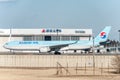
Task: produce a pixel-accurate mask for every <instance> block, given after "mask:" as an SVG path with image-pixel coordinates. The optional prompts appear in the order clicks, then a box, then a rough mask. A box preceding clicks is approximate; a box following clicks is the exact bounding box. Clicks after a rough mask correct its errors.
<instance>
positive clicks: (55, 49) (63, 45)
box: [49, 41, 78, 51]
mask: <svg viewBox="0 0 120 80" xmlns="http://www.w3.org/2000/svg"><path fill="white" fill-rule="evenodd" d="M77 42H78V41H76V42H73V43H64V44H57V45H51V46H49V48H50V51H59V50H60V49H61V48H63V47H66V46H68V45H71V44H76V43H77Z"/></svg>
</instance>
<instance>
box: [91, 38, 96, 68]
mask: <svg viewBox="0 0 120 80" xmlns="http://www.w3.org/2000/svg"><path fill="white" fill-rule="evenodd" d="M94 44H95V41H94V36H93V47H92V52H93V67H94V68H95V52H94Z"/></svg>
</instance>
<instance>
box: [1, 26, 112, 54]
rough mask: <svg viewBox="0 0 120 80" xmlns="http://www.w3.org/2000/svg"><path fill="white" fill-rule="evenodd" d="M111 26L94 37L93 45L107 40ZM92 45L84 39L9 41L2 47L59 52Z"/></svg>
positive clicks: (90, 41) (88, 47) (87, 48)
mask: <svg viewBox="0 0 120 80" xmlns="http://www.w3.org/2000/svg"><path fill="white" fill-rule="evenodd" d="M110 30H111V27H109V26H107V27H105V29H104V30H103V31H102V32H100V34H99V35H98V36H97V37H96V38H95V39H94V46H99V45H100V42H105V41H107V38H108V34H109V32H110ZM92 46H93V40H84V41H81V40H80V41H9V42H7V43H6V44H4V46H3V47H4V48H6V49H9V50H22V51H27V50H28V51H39V52H41V53H42V52H52V51H54V54H61V53H60V51H66V50H74V51H76V50H90V48H91V47H92Z"/></svg>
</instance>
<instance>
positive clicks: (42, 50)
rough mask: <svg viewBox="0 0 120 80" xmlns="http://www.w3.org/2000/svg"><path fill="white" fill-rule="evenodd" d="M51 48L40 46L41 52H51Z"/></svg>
mask: <svg viewBox="0 0 120 80" xmlns="http://www.w3.org/2000/svg"><path fill="white" fill-rule="evenodd" d="M49 51H50V48H49V47H42V48H40V52H49Z"/></svg>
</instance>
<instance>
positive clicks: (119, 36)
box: [118, 30, 120, 42]
mask: <svg viewBox="0 0 120 80" xmlns="http://www.w3.org/2000/svg"><path fill="white" fill-rule="evenodd" d="M118 32H119V42H120V30H118Z"/></svg>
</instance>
